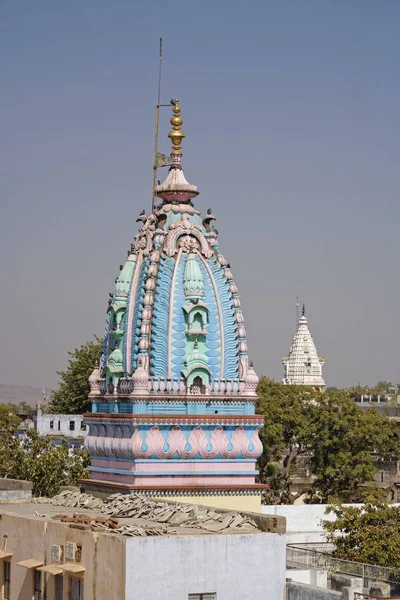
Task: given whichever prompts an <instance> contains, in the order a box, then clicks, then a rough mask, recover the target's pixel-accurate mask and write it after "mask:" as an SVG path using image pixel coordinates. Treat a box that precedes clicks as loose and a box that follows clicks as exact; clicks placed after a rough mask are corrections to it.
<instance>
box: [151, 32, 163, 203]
mask: <svg viewBox="0 0 400 600" xmlns="http://www.w3.org/2000/svg"><path fill="white" fill-rule="evenodd" d="M161 69H162V38H160V61H159V65H158V95H157V106H156V124H155V128H154V156H153V186H152V194H151V212H152V213H153V212H154V195H155V190H156V179H157V146H158V114H159V112H160V98H161Z"/></svg>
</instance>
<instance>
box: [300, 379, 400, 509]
mask: <svg viewBox="0 0 400 600" xmlns="http://www.w3.org/2000/svg"><path fill="white" fill-rule="evenodd" d="M309 418H310V430H311V432H312V435H311V438H310V440H309V442H308V444H309V450H310V453H311V470H312V472H313V473H314V474H315V476H316V479H315V481H314V483H313V486H312V487H313V491H314V492H315V493H318V494H319V495H320V497H321V501H322V502H326V501H327V500H328V499H329V496H336V497H339V498H340V499H341V500H342V501H347V502H351V501H355V500H359V499H360V488H361V486H362V485H363V484H364V483H366V482H369V481H372V480H373V478H374V475H375V473H376V470H377V468H376V465H375V461H376V459H378V458H380V459H387V458H393V457H394V458H396V459H397V458H398V457H399V456H400V447H399V440H398V438H397V436H396V433H395V428H394V425H393V423H392V422H391V421H390V420H389V419H388V418H387V417H386V416H384V415H381V414H380V413H379V412H378V411H377V410H375V409H368V410H365V409H362V408H360V407H358V406H357V405H356V404H355V402H354V401H353V400H352V399H351V398H350V397H349V396H348V395H347V393H346V392H343V391H336V392H335V391H334V392H331V393H325V394H321V395H319V396H317V397H316V398H315V399H314V401H313V403H312V405H311V406H310V413H309Z"/></svg>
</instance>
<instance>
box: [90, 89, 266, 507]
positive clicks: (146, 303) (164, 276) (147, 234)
mask: <svg viewBox="0 0 400 600" xmlns="http://www.w3.org/2000/svg"><path fill="white" fill-rule="evenodd" d="M180 113H181V109H180V107H179V103H178V101H177V100H176V101H175V102H174V106H173V116H172V119H171V125H172V130H171V131H170V133H169V134H168V136H169V138H170V139H171V141H172V152H171V167H170V169H169V172H168V175H167V177H166V179H165V181H164V182H163V183H160V184H159V185H157V187H156V196H157V197H158V198H159V199H160V200H161V203H160V204H159V205H158V206H155V207H154V210H153V212H152V213H151V214H146V213H145V211H142V212H141V213H140V215H139V217H138V219H137V221H138V222H139V223H140V228H139V231H138V233H137V235H136V236H135V238H134V242H133V244H132V245H131V248H130V250H129V252H128V258H127V260H126V262H125V264H124V265H122V266H121V268H120V269H121V270H120V274H119V276H118V277H117V279H116V283H115V290H114V293H113V294H112V295H111V296H112V297H111V298H110V300H109V307H108V311H107V322H106V330H105V335H104V345H103V353H102V357H101V363H100V365H99V367H97V368H96V369H95V371H94V372H93V374H92V376H91V378H90V384H91V393H90V397H91V400H92V413H91V414H87V415H85V421H86V423H87V424H88V425H89V433H88V436H87V437H86V441H85V445H86V449H87V451H88V452H89V454H90V456H91V479H90V480H87V481H85V482H82V485H83V487H84V489H87V490H91V491H96V490H97V491H102V492H105V491H107V490H108V491H110V493H111V491H113V490H114V491H116V490H123V491H126V492H130V491H140V492H142V493H145V494H148V495H152V496H156V497H161V496H163V497H168V498H181V499H182V497H184V498H185V501H188V502H198V501H199V500H200V498H201V501H202V502H203V503H204V504H211V505H214V506H225V507H232V508H246V509H248V510H259V508H260V504H261V494H262V490H263V487H265V486H261V485H258V484H256V483H255V477H256V475H257V471H256V460H257V458H258V456H259V455H260V454H261V452H262V444H261V441H260V439H259V435H258V431H259V429H260V428H261V427H262V426H263V417H262V416H259V415H255V403H256V400H257V395H256V388H257V383H258V377H257V375H256V373H255V371H254V369H253V366H252V364H251V363H249V358H248V351H247V342H246V330H245V325H244V317H243V313H242V308H241V302H240V298H239V294H238V289H237V286H236V284H235V281H234V279H233V275H232V272H231V269H230V265H229V263H228V261H227V260H226V259H225V257H224V256H223V254H222V253H221V250H220V247H219V241H218V232H217V230H216V229H215V227H214V226H213V225H212V222H213V221H214V220H215V217H214V216H213V214H212V211H211V209H208V210H207V213H206V215H205V216H202V215H201V213H200V211H199V210H197V209H196V208H195V206H194V204H193V200H194V198H195V197H196V196H197V195H198V194H199V192H198V190H197V187H196V186H194V185H192V184H190V183H188V181H187V180H186V178H185V175H184V172H183V169H182V151H181V142H182V139H183V138H184V133H183V132H182V130H181V125H182V118H181V114H180Z"/></svg>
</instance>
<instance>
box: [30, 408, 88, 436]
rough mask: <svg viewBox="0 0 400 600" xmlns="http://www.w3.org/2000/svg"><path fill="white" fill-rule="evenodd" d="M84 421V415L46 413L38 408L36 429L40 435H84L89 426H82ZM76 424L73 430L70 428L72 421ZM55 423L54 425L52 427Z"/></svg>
mask: <svg viewBox="0 0 400 600" xmlns="http://www.w3.org/2000/svg"><path fill="white" fill-rule="evenodd" d="M82 421H83V416H82V415H46V414H42V411H41V410H38V414H37V421H36V429H37V432H38V434H39V435H63V436H65V437H75V438H76V437H79V436H82V437H84V436H85V435H86V430H87V429H88V427H87V426H86V425H85V428H84V429H82V428H81V424H82ZM71 422H73V423H74V424H75V428H74V429H73V430H71V429H70V423H71ZM51 424H53V427H51Z"/></svg>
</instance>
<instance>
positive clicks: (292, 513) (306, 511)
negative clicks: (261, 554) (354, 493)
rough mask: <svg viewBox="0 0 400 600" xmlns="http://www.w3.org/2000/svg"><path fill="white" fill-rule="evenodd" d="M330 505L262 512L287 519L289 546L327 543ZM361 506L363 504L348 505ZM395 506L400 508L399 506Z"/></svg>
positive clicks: (280, 506) (280, 507) (281, 507)
mask: <svg viewBox="0 0 400 600" xmlns="http://www.w3.org/2000/svg"><path fill="white" fill-rule="evenodd" d="M327 506H329V505H328V504H301V505H288V504H278V505H275V506H262V507H261V512H262V513H263V514H267V515H281V516H282V517H286V541H287V543H288V544H295V543H301V544H304V543H315V542H325V541H326V539H325V534H324V530H323V528H322V525H321V521H322V520H326V521H333V520H334V515H333V514H329V515H326V514H325V510H326V508H327ZM346 506H361V504H346ZM394 506H399V505H398V504H397V505H396V504H395V505H394Z"/></svg>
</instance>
